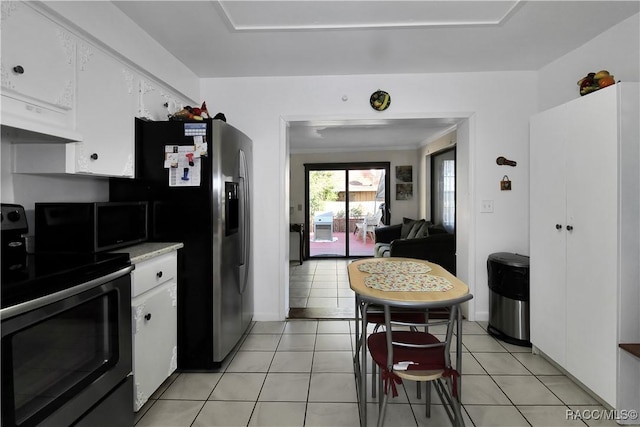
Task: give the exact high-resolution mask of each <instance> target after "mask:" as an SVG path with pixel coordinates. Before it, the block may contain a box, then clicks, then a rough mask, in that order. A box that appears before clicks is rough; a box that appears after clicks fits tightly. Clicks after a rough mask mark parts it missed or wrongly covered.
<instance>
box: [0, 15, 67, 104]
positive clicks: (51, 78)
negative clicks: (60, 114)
mask: <svg viewBox="0 0 640 427" xmlns="http://www.w3.org/2000/svg"><path fill="white" fill-rule="evenodd" d="M34 29H37V31H34ZM75 45H76V41H75V39H74V38H73V37H72V36H71V35H70V34H69V33H68V32H67V31H66V30H64V29H63V28H62V27H60V26H58V25H57V24H55V23H53V22H52V21H50V20H49V19H47V18H45V17H44V16H43V15H41V14H40V13H38V12H37V11H35V10H34V9H32V8H31V7H29V6H27V5H26V4H24V3H20V2H12V3H11V4H10V5H8V6H7V12H6V14H5V11H4V8H3V17H2V86H3V88H5V89H8V90H9V92H10V93H18V94H22V95H25V96H27V97H30V98H31V99H33V100H39V101H42V102H44V103H46V104H49V105H52V106H58V107H61V108H64V109H71V108H72V107H73V103H74V97H73V95H74V91H75V88H74V77H75V69H74V66H75ZM15 66H21V67H22V68H23V69H24V72H23V73H22V74H19V73H16V72H14V71H13V67H15Z"/></svg>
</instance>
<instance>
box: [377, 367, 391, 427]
mask: <svg viewBox="0 0 640 427" xmlns="http://www.w3.org/2000/svg"><path fill="white" fill-rule="evenodd" d="M378 378H379V379H380V381H379V382H378V385H379V386H380V397H381V398H382V399H378V423H377V427H382V426H383V425H384V417H385V415H386V413H387V401H388V400H389V393H388V392H389V390H384V389H383V385H382V374H380V375H379V376H378Z"/></svg>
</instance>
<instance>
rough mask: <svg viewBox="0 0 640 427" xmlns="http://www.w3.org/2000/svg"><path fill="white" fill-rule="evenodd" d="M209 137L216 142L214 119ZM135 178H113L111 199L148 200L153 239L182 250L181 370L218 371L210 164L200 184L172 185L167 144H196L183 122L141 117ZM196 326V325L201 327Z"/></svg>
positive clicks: (204, 163) (205, 166)
mask: <svg viewBox="0 0 640 427" xmlns="http://www.w3.org/2000/svg"><path fill="white" fill-rule="evenodd" d="M206 123H207V126H206V136H205V140H206V141H207V142H209V143H210V142H211V138H212V135H211V126H210V121H206ZM135 126H136V128H135V129H136V130H135V132H136V153H137V155H136V179H133V180H131V179H123V178H110V180H109V200H111V201H132V200H145V201H147V202H148V203H149V217H150V218H149V239H150V240H152V241H179V242H182V243H183V244H184V248H183V250H181V251H179V252H178V269H179V270H178V307H177V314H178V369H179V370H181V371H190V370H197V371H202V370H213V369H217V368H218V367H219V365H220V364H219V363H214V362H213V342H212V340H211V337H212V335H213V325H212V321H211V301H212V300H213V298H214V296H213V288H212V286H211V284H212V283H213V270H212V268H202V266H210V265H211V260H212V258H213V253H212V252H213V248H212V244H211V242H212V241H213V230H212V224H211V219H210V218H211V216H212V209H213V206H212V200H211V193H212V189H211V166H210V164H209V161H204V159H203V161H202V162H201V170H200V179H201V184H200V186H197V187H180V188H171V187H168V171H167V170H166V169H165V168H164V167H163V165H164V163H165V150H164V146H165V145H171V144H192V143H193V137H192V136H185V123H184V122H180V121H167V122H146V121H143V120H140V119H136V122H135ZM196 325H197V326H196Z"/></svg>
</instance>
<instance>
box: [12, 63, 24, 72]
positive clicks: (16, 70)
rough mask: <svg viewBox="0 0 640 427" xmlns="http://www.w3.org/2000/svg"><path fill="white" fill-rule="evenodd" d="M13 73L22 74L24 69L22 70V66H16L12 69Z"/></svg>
mask: <svg viewBox="0 0 640 427" xmlns="http://www.w3.org/2000/svg"><path fill="white" fill-rule="evenodd" d="M13 72H14V73H16V74H24V68H22V65H16V66H15V67H13Z"/></svg>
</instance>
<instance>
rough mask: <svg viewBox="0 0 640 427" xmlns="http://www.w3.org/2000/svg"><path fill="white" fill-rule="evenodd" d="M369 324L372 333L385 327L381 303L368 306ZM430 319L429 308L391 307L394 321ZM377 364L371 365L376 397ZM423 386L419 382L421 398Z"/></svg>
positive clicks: (407, 321)
mask: <svg viewBox="0 0 640 427" xmlns="http://www.w3.org/2000/svg"><path fill="white" fill-rule="evenodd" d="M367 310H368V311H367V325H373V331H372V333H374V334H375V333H376V332H378V331H379V330H380V328H385V323H384V309H383V306H381V305H375V304H370V305H369V306H368V307H367ZM428 319H429V310H426V309H425V310H417V311H416V310H405V309H402V308H395V307H394V308H392V309H391V320H392V321H394V322H404V323H406V324H408V325H412V324H424V323H425V322H427V321H428ZM408 328H409V330H411V331H417V330H418V329H417V328H416V327H415V326H408ZM376 372H377V369H376V364H375V363H374V364H373V365H372V366H371V397H374V398H375V397H376V394H377V393H376V392H377V390H378V387H377V382H376V375H377V374H376ZM420 390H421V388H420V384H418V388H417V395H416V396H417V398H418V399H420V398H421V391H420Z"/></svg>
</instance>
